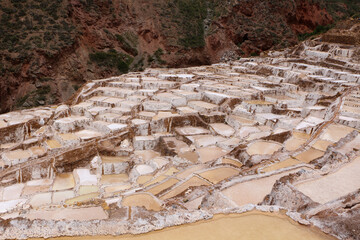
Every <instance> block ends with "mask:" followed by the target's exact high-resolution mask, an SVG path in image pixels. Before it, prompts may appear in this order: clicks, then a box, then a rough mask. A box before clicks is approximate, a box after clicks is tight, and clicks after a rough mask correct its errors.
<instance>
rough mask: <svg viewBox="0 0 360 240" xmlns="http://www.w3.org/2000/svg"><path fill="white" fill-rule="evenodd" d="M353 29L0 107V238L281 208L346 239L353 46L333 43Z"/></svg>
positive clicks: (354, 234) (354, 192)
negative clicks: (54, 99)
mask: <svg viewBox="0 0 360 240" xmlns="http://www.w3.org/2000/svg"><path fill="white" fill-rule="evenodd" d="M348 24H349V25H350V22H348ZM359 27H360V23H359V22H357V21H356V20H354V21H352V22H351V27H349V28H347V30H344V29H342V30H337V29H334V30H331V31H329V32H328V33H327V34H325V35H323V36H322V38H316V39H314V40H309V41H305V42H303V43H302V44H301V45H299V46H298V47H296V48H291V49H287V50H285V51H281V52H277V51H272V52H269V53H268V55H267V56H266V57H255V58H242V59H241V60H237V61H231V62H228V63H219V64H213V65H209V66H201V67H191V68H179V69H159V68H148V69H146V70H145V71H144V72H131V73H128V74H124V75H121V76H118V77H112V78H107V79H100V80H93V81H89V82H88V83H86V84H85V85H84V86H83V87H81V88H80V89H79V91H78V93H77V94H76V95H74V97H73V98H72V99H71V100H70V101H69V102H68V103H67V104H62V105H53V106H48V107H38V108H34V109H29V110H22V111H17V112H9V113H5V114H2V115H0V144H1V145H0V151H1V152H0V156H1V160H0V163H1V168H0V179H1V180H0V217H1V219H0V236H1V238H28V237H56V236H77V235H120V234H125V233H143V232H148V231H151V230H154V229H161V228H164V227H167V226H172V225H178V224H181V223H186V222H194V221H198V220H202V219H207V218H211V217H212V216H213V215H214V214H216V213H239V212H246V211H250V210H252V209H257V210H259V211H279V210H280V209H284V210H285V211H287V214H288V215H289V216H290V217H291V218H293V219H294V220H296V221H298V222H300V223H302V224H305V225H314V226H316V227H318V228H320V229H321V230H322V231H324V232H326V233H328V234H330V235H333V236H335V237H337V238H339V239H358V237H359V236H360V228H359V224H358V219H359V217H360V215H359V202H360V191H359V189H360V184H359V183H360V181H359V180H360V179H359V174H358V171H359V168H360V165H359V164H360V158H359V150H360V135H359V130H360V105H359V99H360V90H359V86H360V85H359V83H360V64H359V61H358V60H356V59H357V58H358V56H359V45H356V44H354V45H351V44H343V43H341V41H342V39H344V38H345V39H355V40H354V41H358V39H360V38H359V31H358V29H359ZM356 39H357V40H356ZM339 40H340V42H339ZM19 228H21V229H22V230H21V231H19Z"/></svg>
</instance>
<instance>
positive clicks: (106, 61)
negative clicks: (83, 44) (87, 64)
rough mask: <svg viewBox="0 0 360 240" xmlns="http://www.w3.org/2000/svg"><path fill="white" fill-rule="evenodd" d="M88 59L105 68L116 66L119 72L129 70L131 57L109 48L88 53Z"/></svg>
mask: <svg viewBox="0 0 360 240" xmlns="http://www.w3.org/2000/svg"><path fill="white" fill-rule="evenodd" d="M89 57H90V61H91V62H94V63H96V64H97V65H98V66H101V67H106V68H116V69H118V70H119V72H120V73H127V72H129V67H130V64H131V63H132V61H133V58H132V57H130V56H129V55H126V54H123V53H120V52H117V51H116V50H114V49H110V50H109V51H108V52H95V53H91V54H90V55H89Z"/></svg>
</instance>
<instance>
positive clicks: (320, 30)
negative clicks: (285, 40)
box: [298, 24, 334, 41]
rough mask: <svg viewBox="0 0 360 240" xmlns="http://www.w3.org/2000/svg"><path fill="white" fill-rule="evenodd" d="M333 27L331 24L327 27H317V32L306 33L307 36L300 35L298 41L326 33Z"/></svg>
mask: <svg viewBox="0 0 360 240" xmlns="http://www.w3.org/2000/svg"><path fill="white" fill-rule="evenodd" d="M333 27H334V24H330V25H326V26H317V27H316V28H315V30H314V31H313V32H311V33H305V34H300V35H298V39H299V41H304V40H305V39H307V38H309V37H312V36H315V35H319V34H322V33H325V32H327V31H329V30H330V29H331V28H333Z"/></svg>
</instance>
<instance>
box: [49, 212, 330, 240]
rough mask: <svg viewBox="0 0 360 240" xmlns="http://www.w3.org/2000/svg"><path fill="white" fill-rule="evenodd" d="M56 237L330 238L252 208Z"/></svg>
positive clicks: (68, 239) (130, 239)
mask: <svg viewBox="0 0 360 240" xmlns="http://www.w3.org/2000/svg"><path fill="white" fill-rule="evenodd" d="M55 239H56V240H83V239H109V240H113V239H119V240H149V239H151V240H168V239H172V240H187V239H196V240H218V239H227V240H282V239H283V240H288V239H291V240H303V239H307V240H330V239H335V238H333V237H330V236H328V235H326V234H324V233H323V232H321V231H320V230H318V229H315V228H313V227H306V226H302V225H300V224H298V223H296V222H294V221H293V220H291V219H289V218H288V217H287V216H285V215H283V214H279V213H262V212H249V213H243V214H229V215H224V214H219V215H216V216H215V217H214V218H213V219H211V220H206V221H200V222H197V223H192V224H185V225H181V226H176V227H170V228H166V229H163V230H159V231H153V232H150V233H146V234H141V235H124V236H117V237H113V236H92V237H89V236H86V237H61V238H55Z"/></svg>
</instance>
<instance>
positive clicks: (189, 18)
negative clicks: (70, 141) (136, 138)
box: [0, 0, 359, 112]
mask: <svg viewBox="0 0 360 240" xmlns="http://www.w3.org/2000/svg"><path fill="white" fill-rule="evenodd" d="M0 7H1V9H0V19H1V23H2V24H1V25H0V43H1V47H0V59H1V64H0V96H1V98H0V104H1V111H2V112H5V111H8V110H10V109H16V108H24V107H30V106H36V105H43V104H51V103H56V102H58V101H63V100H66V99H67V98H69V97H70V96H71V95H72V94H73V92H74V91H76V90H77V88H78V87H79V86H80V85H81V84H82V83H83V82H84V81H85V80H90V79H96V78H100V77H107V76H112V75H118V74H121V73H125V72H127V71H129V70H132V71H134V70H142V69H144V68H146V67H149V66H150V67H159V66H160V67H161V66H169V67H184V66H191V65H200V64H210V63H214V62H217V61H219V60H220V59H221V60H226V59H229V58H230V59H231V58H238V57H240V56H248V55H258V54H260V53H261V52H262V51H266V50H269V49H278V48H284V47H288V46H291V45H294V44H296V43H297V42H298V35H299V34H304V33H310V32H312V31H313V30H314V29H315V28H316V27H317V26H322V25H329V24H331V23H333V22H334V19H337V18H343V17H347V16H349V15H351V14H353V13H354V12H356V10H357V9H359V4H358V3H357V2H356V1H353V0H342V1H340V0H332V1H325V0H305V1H303V0H292V1H287V0H273V1H270V0H266V1H260V0H241V1H238V0H237V1H235V0H228V1H223V0H210V1H206V0H157V1H151V0H136V1H131V0H116V1H110V0H54V1H51V2H50V4H49V2H48V1H45V0H0Z"/></svg>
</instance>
